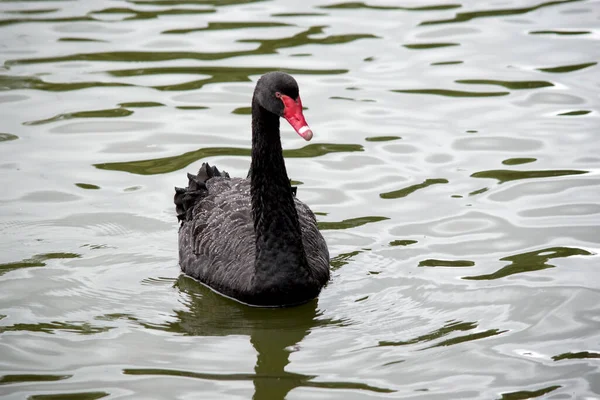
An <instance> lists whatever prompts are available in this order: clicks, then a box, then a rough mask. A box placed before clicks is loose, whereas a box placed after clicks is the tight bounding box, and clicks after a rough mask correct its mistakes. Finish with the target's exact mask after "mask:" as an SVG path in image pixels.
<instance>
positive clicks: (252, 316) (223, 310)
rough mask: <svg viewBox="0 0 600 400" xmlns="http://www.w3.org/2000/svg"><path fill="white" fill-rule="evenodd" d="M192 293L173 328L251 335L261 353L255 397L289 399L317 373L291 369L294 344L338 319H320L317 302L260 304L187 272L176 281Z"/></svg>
mask: <svg viewBox="0 0 600 400" xmlns="http://www.w3.org/2000/svg"><path fill="white" fill-rule="evenodd" d="M175 287H177V288H178V289H179V290H180V291H182V292H183V293H185V294H186V295H187V297H188V298H189V303H188V304H187V305H188V309H187V310H178V311H176V312H175V314H176V317H177V320H176V321H174V322H172V323H170V324H169V328H168V330H170V331H173V332H178V333H182V334H186V335H194V336H225V335H240V334H242V335H248V336H250V342H251V343H252V346H254V349H255V350H256V352H257V354H258V355H257V360H256V365H255V367H254V372H255V374H254V375H253V376H252V380H253V382H254V396H253V399H255V400H257V399H271V400H277V399H284V398H285V397H286V395H287V393H288V392H289V391H291V390H292V389H294V388H296V387H299V386H312V385H310V384H308V382H309V381H310V380H311V379H312V378H314V377H313V376H308V375H301V374H295V373H291V372H286V371H285V367H286V366H287V365H288V364H289V357H290V353H291V352H292V351H294V347H295V346H296V345H297V344H298V343H300V342H301V341H302V339H304V337H306V335H308V333H309V332H310V330H311V329H312V328H314V327H317V326H322V325H328V324H332V323H335V322H334V321H332V320H328V319H324V318H320V314H319V312H318V311H317V301H316V300H313V301H311V302H309V303H307V304H304V305H302V306H298V307H293V308H272V309H269V308H266V309H265V308H254V307H249V306H245V305H243V304H240V303H237V302H235V301H233V300H230V299H227V298H225V297H223V296H220V295H218V294H216V293H214V292H212V291H211V290H210V289H208V288H206V287H204V286H203V285H201V284H199V283H198V282H196V281H194V280H193V279H191V278H189V277H186V276H184V275H181V276H180V277H179V278H178V280H177V282H176V283H175Z"/></svg>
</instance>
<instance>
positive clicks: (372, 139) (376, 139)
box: [365, 136, 402, 142]
mask: <svg viewBox="0 0 600 400" xmlns="http://www.w3.org/2000/svg"><path fill="white" fill-rule="evenodd" d="M400 139H402V138H401V137H400V136H371V137H368V138H365V140H366V141H367V142H390V141H392V140H400Z"/></svg>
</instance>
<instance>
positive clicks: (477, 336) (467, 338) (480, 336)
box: [429, 329, 508, 348]
mask: <svg viewBox="0 0 600 400" xmlns="http://www.w3.org/2000/svg"><path fill="white" fill-rule="evenodd" d="M505 332H508V331H507V330H503V331H501V330H499V329H488V330H487V331H484V332H478V333H472V334H470V335H464V336H458V337H455V338H452V339H448V340H444V341H443V342H440V343H437V344H434V345H433V346H430V347H429V348H434V347H446V346H454V345H456V344H460V343H464V342H471V341H473V340H480V339H486V338H489V337H492V336H497V335H501V334H503V333H505Z"/></svg>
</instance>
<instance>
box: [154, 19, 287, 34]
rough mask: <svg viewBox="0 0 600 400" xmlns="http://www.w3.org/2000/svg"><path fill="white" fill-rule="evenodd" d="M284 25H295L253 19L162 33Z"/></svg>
mask: <svg viewBox="0 0 600 400" xmlns="http://www.w3.org/2000/svg"><path fill="white" fill-rule="evenodd" d="M282 26H293V25H290V24H286V23H283V22H251V21H239V22H209V23H208V25H207V26H205V27H203V28H188V29H169V30H167V31H163V32H161V33H166V34H187V33H193V32H202V31H219V30H233V29H248V28H274V27H282Z"/></svg>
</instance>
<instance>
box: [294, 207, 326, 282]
mask: <svg viewBox="0 0 600 400" xmlns="http://www.w3.org/2000/svg"><path fill="white" fill-rule="evenodd" d="M295 202H296V210H297V212H298V220H299V221H300V229H301V230H302V243H303V244H304V251H305V252H306V258H307V260H308V265H309V266H310V268H311V270H312V272H313V275H314V277H315V278H316V279H317V280H318V281H319V282H322V283H323V284H325V283H327V281H328V280H329V250H328V249H327V243H326V242H325V239H324V238H323V235H321V232H319V228H318V226H317V219H316V217H315V214H314V213H313V212H312V211H311V209H310V208H309V207H308V206H307V205H306V204H304V203H303V202H301V201H300V200H298V199H297V198H296V199H295Z"/></svg>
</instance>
